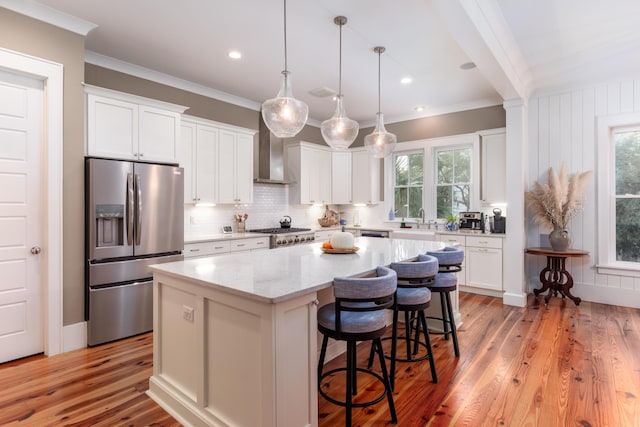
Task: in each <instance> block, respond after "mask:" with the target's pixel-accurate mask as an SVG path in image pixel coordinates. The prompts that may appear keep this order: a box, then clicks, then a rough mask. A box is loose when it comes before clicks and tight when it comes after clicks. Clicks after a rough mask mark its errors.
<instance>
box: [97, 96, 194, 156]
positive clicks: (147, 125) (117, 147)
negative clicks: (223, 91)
mask: <svg viewBox="0 0 640 427" xmlns="http://www.w3.org/2000/svg"><path fill="white" fill-rule="evenodd" d="M85 92H86V98H85V99H86V114H87V128H86V129H87V135H86V144H87V145H86V148H87V150H86V153H87V155H88V156H92V157H107V158H112V159H121V160H138V161H144V162H154V163H171V164H176V163H178V149H179V148H178V141H179V139H180V132H181V130H180V122H181V118H182V117H181V113H182V112H183V111H184V110H185V109H186V107H183V106H181V105H175V104H169V103H167V102H162V101H156V100H154V99H149V98H143V97H140V96H136V95H130V94H127V93H122V92H116V91H113V90H110V89H104V88H100V87H96V86H91V85H86V86H85Z"/></svg>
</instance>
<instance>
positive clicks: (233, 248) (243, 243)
mask: <svg viewBox="0 0 640 427" xmlns="http://www.w3.org/2000/svg"><path fill="white" fill-rule="evenodd" d="M229 243H230V248H229V251H230V252H249V251H259V250H263V249H269V238H268V237H256V238H253V239H237V240H232V241H231V242H229Z"/></svg>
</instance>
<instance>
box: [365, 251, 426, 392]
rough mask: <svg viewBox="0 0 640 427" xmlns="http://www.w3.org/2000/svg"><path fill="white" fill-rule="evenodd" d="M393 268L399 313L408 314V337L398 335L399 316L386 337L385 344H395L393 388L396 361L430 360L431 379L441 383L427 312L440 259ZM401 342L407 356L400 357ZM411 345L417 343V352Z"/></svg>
mask: <svg viewBox="0 0 640 427" xmlns="http://www.w3.org/2000/svg"><path fill="white" fill-rule="evenodd" d="M391 269H393V270H394V271H395V272H396V273H397V275H398V291H397V294H396V309H397V311H398V312H404V329H405V331H404V336H398V326H399V322H398V317H397V316H394V318H393V332H392V336H391V337H390V338H389V337H387V338H383V341H384V340H391V341H392V343H391V355H390V356H389V357H388V358H389V359H390V360H391V373H390V375H391V388H392V389H393V388H394V386H395V372H396V369H395V366H396V362H418V361H422V360H426V359H429V364H430V367H431V378H432V380H433V382H434V383H437V382H438V377H437V375H436V367H435V361H434V358H433V352H432V348H431V340H430V339H429V330H428V328H427V320H426V317H425V314H424V310H425V309H426V308H427V307H429V303H430V302H431V291H430V290H429V288H428V287H427V286H428V285H429V284H431V283H432V282H433V278H434V277H435V275H436V274H437V272H438V260H437V259H436V258H435V257H431V256H424V257H422V258H421V259H419V260H417V261H412V262H394V263H392V264H391ZM394 314H395V313H394ZM414 324H415V327H414V326H413V325H414ZM414 331H415V332H414ZM421 334H422V337H423V339H422V340H421V337H420V335H421ZM400 341H404V343H405V351H404V353H403V354H404V357H402V356H400V355H399V354H398V349H397V345H398V343H399V342H400ZM411 344H413V350H412V349H411ZM420 347H422V348H423V349H424V351H423V354H421V355H418V350H419V348H420ZM372 363H373V349H372V351H371V353H370V355H369V366H371V365H372Z"/></svg>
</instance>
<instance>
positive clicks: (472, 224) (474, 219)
mask: <svg viewBox="0 0 640 427" xmlns="http://www.w3.org/2000/svg"><path fill="white" fill-rule="evenodd" d="M482 224H484V214H483V213H482V212H460V229H461V230H462V229H466V230H473V231H479V232H483V233H484V227H483V226H482Z"/></svg>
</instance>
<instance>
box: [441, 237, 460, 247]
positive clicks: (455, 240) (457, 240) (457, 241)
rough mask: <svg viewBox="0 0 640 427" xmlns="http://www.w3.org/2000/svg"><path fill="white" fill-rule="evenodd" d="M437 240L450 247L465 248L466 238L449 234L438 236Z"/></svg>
mask: <svg viewBox="0 0 640 427" xmlns="http://www.w3.org/2000/svg"><path fill="white" fill-rule="evenodd" d="M436 240H439V241H441V242H445V243H446V244H448V245H454V246H455V245H456V244H457V245H458V246H462V247H464V244H465V241H464V236H455V235H449V234H436Z"/></svg>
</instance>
